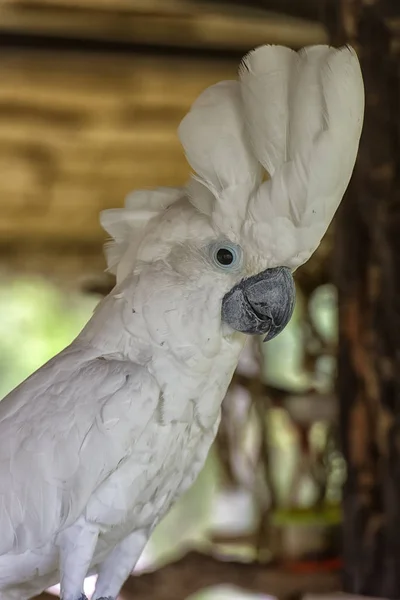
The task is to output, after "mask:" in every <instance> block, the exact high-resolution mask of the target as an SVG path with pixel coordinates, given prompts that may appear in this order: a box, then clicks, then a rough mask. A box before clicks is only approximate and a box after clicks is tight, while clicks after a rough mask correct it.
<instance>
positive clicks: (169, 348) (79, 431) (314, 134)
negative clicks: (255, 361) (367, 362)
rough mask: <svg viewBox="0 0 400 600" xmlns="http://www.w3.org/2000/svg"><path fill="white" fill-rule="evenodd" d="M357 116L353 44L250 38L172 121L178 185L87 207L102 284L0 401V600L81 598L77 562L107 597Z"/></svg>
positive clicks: (301, 240) (197, 459)
mask: <svg viewBox="0 0 400 600" xmlns="http://www.w3.org/2000/svg"><path fill="white" fill-rule="evenodd" d="M363 113H364V91H363V82H362V76H361V72H360V67H359V63H358V60H357V57H356V54H355V53H354V52H353V50H352V49H351V48H348V47H346V48H342V49H340V50H336V49H333V48H330V47H328V46H317V47H310V48H305V49H303V50H301V51H300V52H295V51H293V50H290V49H288V48H284V47H279V46H263V47H260V48H258V49H256V50H255V51H253V52H250V54H248V55H247V56H246V57H245V58H244V59H243V61H242V64H241V66H240V70H239V76H238V79H237V80H235V81H225V82H221V83H218V84H216V85H214V86H211V87H210V88H208V89H207V90H206V91H205V92H203V93H202V94H201V95H200V97H199V98H198V99H197V100H196V102H195V103H194V104H193V106H192V108H191V110H190V112H189V113H188V114H187V115H186V117H185V118H184V119H183V121H182V123H181V124H180V127H179V136H180V140H181V142H182V145H183V148H184V150H185V153H186V156H187V159H188V162H189V163H190V165H191V167H192V169H193V171H194V174H193V176H192V177H191V180H190V182H189V183H188V185H187V186H186V187H183V188H176V189H166V188H160V189H156V190H151V191H138V192H135V193H132V194H131V195H130V196H128V198H127V200H126V203H125V208H123V209H115V210H106V211H105V212H103V213H102V215H101V223H102V225H103V227H104V229H105V230H106V231H107V232H108V233H109V234H110V235H111V236H112V242H111V243H110V244H109V245H108V247H107V249H106V251H107V260H108V266H109V269H110V270H111V271H112V272H114V273H115V274H116V279H117V283H116V286H115V288H114V289H113V290H112V292H111V293H110V294H109V295H108V296H107V297H106V298H105V299H104V300H103V301H102V302H101V303H100V304H99V306H98V308H97V309H96V311H95V313H94V315H93V317H92V318H91V320H90V321H89V323H88V324H87V326H86V327H85V328H84V329H83V331H82V332H81V333H80V335H79V336H78V337H77V339H76V340H75V341H74V342H72V344H71V345H70V346H69V347H68V348H66V349H65V350H63V351H62V352H61V353H60V354H58V355H57V356H56V357H55V358H53V359H52V360H50V361H49V362H48V363H47V364H45V365H44V366H43V367H42V368H41V369H39V370H38V371H36V373H34V374H33V375H32V376H31V377H29V378H28V379H27V380H26V381H24V382H23V383H22V384H21V385H20V386H19V387H17V388H16V389H15V390H14V391H12V392H11V393H10V394H9V395H8V396H7V397H6V398H4V399H3V400H2V401H1V402H0V599H1V600H26V599H27V598H31V597H32V596H34V595H35V594H37V593H39V592H41V591H42V590H44V589H46V588H48V587H49V586H51V585H54V584H55V583H57V582H60V585H61V597H62V599H63V600H80V599H83V598H84V594H83V583H84V579H85V577H86V576H87V575H88V574H91V573H96V574H98V578H97V584H96V589H95V592H94V596H93V598H94V599H96V600H99V599H100V598H103V599H104V598H106V599H107V600H115V598H117V596H118V593H119V591H120V588H121V586H122V584H123V583H124V581H125V580H126V578H127V577H128V575H129V574H130V573H131V572H132V570H133V568H134V566H135V563H136V562H137V560H138V558H139V556H140V554H141V552H142V550H143V548H144V546H145V544H146V542H147V540H148V539H149V536H150V535H151V533H152V531H153V529H154V527H155V526H156V525H157V523H158V522H159V521H160V519H161V518H162V517H163V515H165V513H166V512H167V511H168V510H169V508H170V507H171V505H172V504H173V503H174V502H175V501H176V499H177V498H178V497H179V496H181V494H182V493H183V492H184V491H185V490H186V489H187V488H188V487H189V486H190V485H191V484H192V483H193V481H194V480H195V478H196V477H197V475H198V473H199V471H200V469H201V468H202V466H203V464H204V462H205V458H206V456H207V453H208V450H209V448H210V446H211V444H212V442H213V440H214V437H215V435H216V432H217V428H218V423H219V419H220V407H221V402H222V400H223V398H224V395H225V393H226V390H227V387H228V385H229V382H230V380H231V377H232V374H233V372H234V369H235V367H236V365H237V361H238V357H239V353H240V351H241V349H242V347H243V344H244V341H245V338H246V334H262V335H263V336H264V338H265V339H266V340H268V339H271V338H273V337H274V336H275V335H277V334H278V333H279V332H280V331H281V330H282V329H283V328H284V327H285V325H286V324H287V323H288V321H289V319H290V316H291V314H292V311H293V306H294V301H295V287H294V284H293V278H292V273H293V271H294V270H295V269H296V268H297V267H299V266H300V265H301V264H302V263H304V262H305V261H306V260H307V259H308V258H309V257H310V255H311V254H312V253H313V252H314V250H315V249H316V248H317V246H318V245H319V243H320V240H321V238H322V236H323V235H324V232H325V230H326V229H327V227H328V225H329V223H330V221H331V219H332V217H333V215H334V213H335V211H336V209H337V207H338V205H339V203H340V201H341V199H342V196H343V194H344V192H345V190H346V187H347V185H348V182H349V179H350V177H351V173H352V170H353V167H354V163H355V159H356V154H357V149H358V144H359V138H360V134H361V129H362V121H363Z"/></svg>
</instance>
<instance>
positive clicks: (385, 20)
mask: <svg viewBox="0 0 400 600" xmlns="http://www.w3.org/2000/svg"><path fill="white" fill-rule="evenodd" d="M327 4H328V5H329V8H330V10H328V11H327V13H326V14H327V17H328V21H329V22H328V27H329V29H330V33H331V36H332V42H333V43H334V44H335V45H336V44H337V43H342V42H346V41H347V42H349V43H351V44H352V45H353V46H354V47H355V48H356V50H357V52H358V54H359V57H360V61H361V66H362V70H363V75H364V81H365V87H366V114H365V122H364V131H363V136H362V140H361V145H360V152H359V158H358V163H357V167H356V170H355V173H354V176H353V180H352V183H351V185H350V187H349V190H348V193H347V194H346V197H345V199H344V202H343V205H342V207H341V209H340V211H339V214H338V218H337V223H336V227H337V235H336V243H335V262H336V284H337V286H338V291H339V322H340V335H339V356H338V395H339V399H340V409H341V433H342V446H343V452H344V455H345V458H346V460H347V465H348V474H347V481H346V484H345V487H344V501H343V507H344V537H343V542H344V550H343V552H344V589H345V591H346V592H350V593H357V594H364V595H370V596H380V597H385V598H400V129H399V124H400V94H399V91H400V88H399V83H400V80H399V58H398V54H397V52H398V45H397V43H396V42H397V40H396V35H395V34H396V21H395V18H396V17H397V29H398V25H399V19H400V2H399V0H340V1H339V0H338V1H332V2H328V3H327ZM335 9H336V10H335Z"/></svg>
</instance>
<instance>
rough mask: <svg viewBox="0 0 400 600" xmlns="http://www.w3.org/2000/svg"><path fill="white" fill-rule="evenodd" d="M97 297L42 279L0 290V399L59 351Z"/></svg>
mask: <svg viewBox="0 0 400 600" xmlns="http://www.w3.org/2000/svg"><path fill="white" fill-rule="evenodd" d="M97 302H98V298H96V297H94V296H87V295H83V294H79V293H77V292H71V291H70V290H68V289H61V288H58V287H56V286H54V285H52V284H51V283H50V282H47V281H44V280H42V279H15V280H8V281H5V282H3V283H2V285H1V286H0V398H3V397H4V396H5V395H6V394H7V393H8V392H9V391H10V390H11V389H13V388H14V387H15V386H16V385H18V384H19V383H20V382H21V381H23V380H24V379H26V377H28V376H29V375H30V374H31V373H32V372H33V371H35V370H36V369H37V368H38V367H40V366H41V365H42V364H44V363H45V362H46V361H48V360H49V359H50V358H51V357H52V356H54V355H55V354H57V353H58V352H60V350H62V349H63V348H65V347H66V346H67V345H68V344H69V343H70V342H71V341H72V340H73V339H74V337H75V336H76V335H77V334H78V333H79V331H80V330H81V329H82V327H83V326H84V325H85V323H86V322H87V321H88V319H89V318H90V316H91V314H92V312H93V309H94V307H95V306H96V304H97Z"/></svg>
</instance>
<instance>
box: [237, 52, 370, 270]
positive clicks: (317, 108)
mask: <svg viewBox="0 0 400 600" xmlns="http://www.w3.org/2000/svg"><path fill="white" fill-rule="evenodd" d="M258 52H260V56H259V57H258V58H257V53H258ZM280 53H281V54H282V59H281V60H280V61H279V60H278V61H277V62H278V64H280V69H281V70H280V75H279V77H280V79H281V80H282V81H285V77H286V79H287V85H286V87H285V90H286V91H287V90H289V94H288V96H287V97H285V94H282V95H281V100H282V103H283V107H284V110H283V109H282V105H279V104H277V98H276V95H275V93H274V92H270V89H273V86H274V82H275V80H276V74H275V73H274V71H272V75H271V79H270V82H269V81H268V80H269V75H268V73H267V74H266V71H265V70H263V68H262V63H263V60H265V61H266V64H267V65H269V64H270V62H271V61H272V58H274V57H275V58H277V56H279V54H280ZM269 54H271V56H269ZM287 57H288V53H287V49H286V48H280V47H278V48H272V47H264V48H262V49H260V50H256V51H255V53H253V55H250V57H249V59H248V61H247V62H248V63H249V64H250V65H251V68H249V69H248V70H247V71H243V70H242V85H243V89H244V104H245V113H246V122H247V123H248V126H249V129H250V131H251V132H252V135H251V137H252V140H253V144H254V148H255V151H256V154H257V156H258V158H259V160H262V161H263V164H264V165H265V166H266V167H267V166H268V165H269V168H270V169H271V168H272V178H271V180H269V181H266V182H264V183H263V184H262V186H261V187H260V189H259V191H258V193H257V194H256V195H255V197H254V198H253V200H252V202H250V204H249V209H250V210H249V214H250V218H251V219H253V220H255V221H262V222H265V223H268V224H269V225H270V226H271V234H272V238H274V237H275V234H274V231H276V230H277V228H275V227H274V219H275V220H276V219H277V218H286V219H289V221H290V223H291V224H292V225H293V226H294V228H293V227H292V226H290V228H288V230H287V236H288V237H289V236H290V237H291V238H292V239H294V240H295V241H296V243H295V246H294V250H295V251H294V254H293V255H291V256H290V255H288V253H287V250H288V248H289V246H288V245H286V244H284V245H282V243H281V242H279V243H278V242H277V243H276V244H275V245H276V247H277V248H278V247H279V248H283V247H285V248H286V251H285V253H284V254H280V253H279V252H278V254H277V255H276V256H275V257H274V261H275V262H276V264H286V265H287V266H291V267H293V268H296V267H297V266H299V264H301V262H304V261H305V260H307V259H308V258H309V257H310V255H311V254H312V252H314V250H315V249H316V247H317V246H318V245H319V243H320V240H321V238H322V236H323V234H324V233H325V231H326V229H327V227H328V225H329V223H330V222H331V220H332V217H333V215H334V213H335V211H336V209H337V208H338V206H339V204H340V201H341V199H342V197H343V194H344V192H345V190H346V188H347V185H348V183H349V180H350V177H351V174H352V171H353V168H354V164H355V160H356V156H357V150H358V144H359V139H360V135H361V129H362V121H363V114H364V88H363V80H362V75H361V71H360V66H359V63H358V59H357V56H356V54H355V52H354V51H353V50H352V49H351V48H348V47H345V48H341V49H339V50H336V49H334V48H330V47H327V46H317V47H314V48H305V49H303V50H302V51H300V52H299V53H298V54H297V57H296V59H293V58H290V60H287ZM290 57H292V54H290ZM245 64H247V63H245ZM282 86H283V84H282ZM249 87H250V88H251V89H252V90H257V91H258V96H257V103H256V102H254V101H252V99H251V98H252V97H253V98H255V97H256V94H255V92H254V93H253V95H252V97H251V96H250V94H249V93H248V92H247V91H246V90H248V89H249ZM283 87H284V86H283ZM285 93H286V92H285ZM263 94H264V98H265V102H264V104H261V102H260V99H261V98H262V96H263ZM270 100H271V101H270ZM283 113H284V115H283ZM282 115H283V116H282ZM257 121H259V122H260V123H262V127H260V131H262V134H263V136H265V140H266V142H265V143H264V145H263V140H262V137H261V136H260V135H257V132H256V123H257ZM285 138H286V144H285V143H284V140H285ZM271 139H273V140H277V143H276V144H272V145H271V143H270V141H268V140H271ZM271 165H272V167H271ZM289 221H288V223H289ZM280 234H282V232H280ZM257 241H258V242H259V246H260V244H261V245H262V242H261V240H257ZM267 244H269V247H268V248H267V247H266V244H265V248H266V250H265V251H266V252H267V253H269V252H270V249H271V244H272V245H273V244H274V241H273V239H269V240H268V242H267ZM292 252H293V251H292Z"/></svg>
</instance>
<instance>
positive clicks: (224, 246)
mask: <svg viewBox="0 0 400 600" xmlns="http://www.w3.org/2000/svg"><path fill="white" fill-rule="evenodd" d="M210 253H211V258H212V261H213V263H214V265H215V266H216V267H217V268H218V269H221V270H222V271H237V270H239V269H240V268H241V266H242V257H243V252H242V249H241V247H240V246H237V245H236V244H232V242H225V241H222V242H216V243H215V244H212V245H211V248H210Z"/></svg>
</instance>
